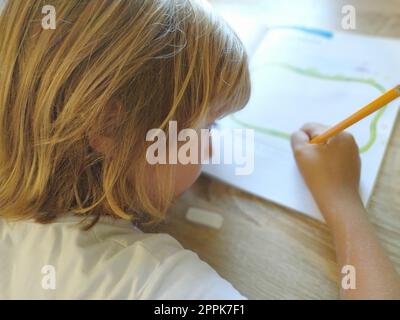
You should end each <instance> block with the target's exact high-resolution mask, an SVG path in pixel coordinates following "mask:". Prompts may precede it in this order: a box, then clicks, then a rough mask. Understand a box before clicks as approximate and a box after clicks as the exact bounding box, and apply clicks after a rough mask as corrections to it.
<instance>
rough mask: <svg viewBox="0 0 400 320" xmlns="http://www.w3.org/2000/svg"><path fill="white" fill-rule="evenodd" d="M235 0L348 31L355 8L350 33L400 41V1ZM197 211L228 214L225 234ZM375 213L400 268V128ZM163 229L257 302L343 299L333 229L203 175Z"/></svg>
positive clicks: (276, 15)
mask: <svg viewBox="0 0 400 320" xmlns="http://www.w3.org/2000/svg"><path fill="white" fill-rule="evenodd" d="M211 2H213V1H211ZM214 2H221V1H214ZM234 2H237V3H242V4H243V5H246V6H254V7H255V8H260V9H257V11H259V12H262V14H263V15H264V17H265V20H266V21H271V23H281V24H300V23H302V24H304V23H305V22H307V24H312V25H318V26H320V27H322V28H329V29H333V30H341V19H342V13H341V8H342V6H343V5H345V4H351V5H354V6H355V8H356V12H357V21H356V22H357V29H356V30H355V31H348V32H358V33H363V34H369V35H383V36H394V37H400V0H380V1H376V0H343V1H342V0H314V1H313V0H293V1H286V0H280V1H276V0H246V1H244V0H242V1H239V0H237V1H232V0H230V3H234ZM371 50H377V48H371ZM399 59H400V57H399ZM398 71H399V77H400V70H398ZM191 206H193V207H199V208H205V209H208V210H212V211H216V212H219V213H221V214H222V215H223V216H224V224H223V227H222V229H220V230H213V229H210V228H207V227H203V226H200V225H195V224H192V223H190V222H188V221H186V219H185V213H186V210H187V209H188V208H189V207H191ZM368 209H369V217H370V220H371V222H372V223H373V224H374V226H375V227H376V231H377V233H378V235H379V237H380V239H381V240H382V243H383V245H384V247H385V248H386V249H387V252H388V254H389V255H390V257H391V259H392V261H393V262H394V263H395V264H396V267H397V269H398V270H399V271H400V123H397V125H396V128H395V131H394V135H393V137H392V139H391V142H390V146H389V149H388V152H387V155H386V158H385V160H384V163H383V167H382V170H381V173H380V176H379V178H378V182H377V185H376V189H375V191H374V193H373V196H372V199H371V201H370V204H369V206H368ZM161 231H163V232H168V233H170V234H171V235H172V236H174V237H175V238H176V239H178V240H179V241H180V242H181V243H182V245H183V246H184V247H185V248H188V249H191V250H193V251H195V252H196V253H198V255H199V256H200V257H201V259H203V260H205V261H206V262H208V263H209V264H210V265H211V266H212V267H213V268H215V269H216V270H217V271H218V273H219V274H220V275H221V276H223V277H224V278H225V279H227V280H228V281H230V282H231V283H232V284H233V285H234V286H235V287H236V288H237V289H238V290H239V291H240V292H241V293H242V294H243V295H245V296H247V297H248V298H250V299H336V298H338V280H339V279H338V273H337V270H336V268H337V265H336V261H335V251H334V247H333V243H332V238H331V235H330V233H329V230H328V228H327V227H326V225H324V224H322V223H320V222H318V221H315V220H312V219H310V218H307V217H305V216H303V215H301V214H298V213H295V212H292V211H290V210H288V209H284V208H282V207H280V206H278V205H275V204H273V203H270V202H268V201H265V200H261V199H259V198H257V197H254V196H251V195H249V194H247V193H245V192H241V191H239V190H237V189H235V188H232V187H229V186H227V185H225V184H223V183H220V182H217V181H214V180H211V179H209V178H206V177H201V178H200V179H199V181H198V182H197V183H196V184H195V185H194V186H193V188H192V189H191V190H189V191H188V192H187V193H186V194H184V195H183V196H182V198H181V199H180V200H179V201H178V202H177V203H176V205H175V206H174V207H173V208H172V209H171V213H170V214H169V217H168V219H167V222H166V224H165V226H163V227H162V228H161Z"/></svg>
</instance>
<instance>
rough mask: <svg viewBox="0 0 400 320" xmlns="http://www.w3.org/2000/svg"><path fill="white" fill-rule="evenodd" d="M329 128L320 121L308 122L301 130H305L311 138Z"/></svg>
mask: <svg viewBox="0 0 400 320" xmlns="http://www.w3.org/2000/svg"><path fill="white" fill-rule="evenodd" d="M327 129H328V126H325V125H322V124H320V123H314V122H310V123H306V124H305V125H304V126H303V127H302V128H301V130H302V131H304V132H305V133H306V134H307V135H308V136H309V138H310V139H312V138H314V137H316V136H318V135H320V134H322V133H323V132H325V131H326V130H327Z"/></svg>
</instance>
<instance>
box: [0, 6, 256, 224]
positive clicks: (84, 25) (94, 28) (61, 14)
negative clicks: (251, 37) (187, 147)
mask: <svg viewBox="0 0 400 320" xmlns="http://www.w3.org/2000/svg"><path fill="white" fill-rule="evenodd" d="M44 4H46V5H53V6H54V7H55V9H56V13H57V26H56V29H55V30H44V29H43V28H42V18H43V16H44V15H43V14H42V12H41V10H42V6H43V5H44ZM0 30H1V32H0V61H1V66H0V71H1V72H0V84H1V85H0V215H1V216H2V217H4V218H7V219H17V220H18V219H35V220H36V221H38V222H41V223H48V222H51V221H53V219H55V218H57V217H58V216H60V215H62V214H65V213H67V212H73V213H75V214H81V215H82V216H85V217H89V216H90V217H95V218H96V219H97V218H98V217H99V216H101V215H105V214H106V215H111V216H114V217H119V218H123V219H129V220H133V221H136V220H138V219H139V218H140V217H141V216H142V215H141V213H146V214H147V218H148V219H147V220H146V222H153V221H159V220H161V219H162V218H163V217H164V215H165V211H166V209H167V208H168V206H169V205H170V203H171V199H172V196H171V192H168V190H163V189H168V188H169V187H170V185H171V184H170V183H167V182H164V181H158V182H157V183H154V182H153V186H154V187H155V188H157V189H156V191H151V192H156V193H157V195H158V199H157V201H154V199H153V197H152V196H151V195H150V193H151V192H150V191H149V188H148V186H146V185H147V184H148V183H146V181H148V177H146V176H145V172H147V170H145V169H146V166H147V165H148V164H147V162H146V159H145V148H146V141H145V136H146V132H147V131H148V130H150V129H151V128H166V125H167V123H168V121H169V120H176V121H177V123H178V124H179V125H180V126H181V127H187V128H190V127H194V126H196V125H197V124H198V123H199V121H200V120H201V119H203V118H204V117H207V116H210V115H213V116H216V117H218V116H222V115H224V114H226V113H229V112H232V111H234V110H237V109H239V108H241V107H243V106H244V105H245V104H246V103H247V100H248V98H249V93H250V82H249V74H248V66H247V56H246V53H245V50H244V48H243V45H242V43H241V42H240V40H239V39H238V37H237V36H236V35H235V33H234V32H233V31H232V30H231V29H230V28H229V27H228V26H227V25H226V24H225V23H224V22H223V20H221V19H220V18H219V17H217V16H216V15H215V14H214V13H213V12H212V11H211V10H210V9H209V8H208V7H207V6H206V5H204V3H203V2H201V1H195V0H186V1H185V0H175V1H174V0H91V1H89V0H49V1H46V3H42V1H36V0H12V1H8V2H7V3H6V5H5V7H4V9H3V11H2V12H1V16H0ZM112 114H115V115H116V116H111V115H112ZM93 134H103V135H104V134H107V135H110V136H112V138H113V140H114V141H115V142H114V145H113V149H112V152H110V154H111V156H109V157H107V156H104V155H102V154H99V153H98V152H96V151H95V150H93V149H92V148H91V146H90V143H89V136H90V135H93ZM168 186H169V187H168ZM96 219H95V220H96ZM93 223H95V221H94V222H93Z"/></svg>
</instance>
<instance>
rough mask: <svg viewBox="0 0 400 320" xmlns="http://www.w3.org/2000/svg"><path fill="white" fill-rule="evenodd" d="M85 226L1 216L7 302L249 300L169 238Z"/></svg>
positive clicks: (114, 226)
mask: <svg viewBox="0 0 400 320" xmlns="http://www.w3.org/2000/svg"><path fill="white" fill-rule="evenodd" d="M79 221H81V218H77V217H74V216H67V217H64V218H61V219H58V220H57V221H56V222H54V223H51V224H47V225H42V224H38V223H35V222H32V221H21V222H12V223H11V222H7V221H5V220H4V219H2V218H0V299H245V298H244V297H243V296H242V295H240V293H239V292H238V291H237V290H235V289H234V288H233V287H232V285H231V284H230V283H229V282H227V281H226V280H224V279H222V278H221V277H220V276H219V275H218V274H217V273H216V272H215V271H214V270H213V269H212V268H211V267H210V266H209V265H208V264H206V263H205V262H203V261H201V260H200V259H199V257H198V256H197V254H195V253H194V252H192V251H189V250H185V249H183V248H182V246H181V245H180V244H179V243H178V242H177V241H176V240H175V239H174V238H172V237H171V236H169V235H166V234H146V233H143V232H141V231H140V230H138V229H136V228H135V227H134V226H132V224H131V223H129V222H125V221H116V220H114V219H110V218H102V219H101V220H100V221H99V222H98V223H97V224H96V225H95V226H94V227H93V228H92V229H90V230H89V231H83V230H81V227H82V225H78V224H77V223H78V222H79Z"/></svg>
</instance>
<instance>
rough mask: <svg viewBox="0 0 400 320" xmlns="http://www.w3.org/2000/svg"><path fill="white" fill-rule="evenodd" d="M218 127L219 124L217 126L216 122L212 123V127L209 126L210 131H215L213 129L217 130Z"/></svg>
mask: <svg viewBox="0 0 400 320" xmlns="http://www.w3.org/2000/svg"><path fill="white" fill-rule="evenodd" d="M216 127H218V124H217V122H216V121H213V122H212V123H210V125H209V126H208V129H210V130H211V129H213V128H216Z"/></svg>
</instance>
